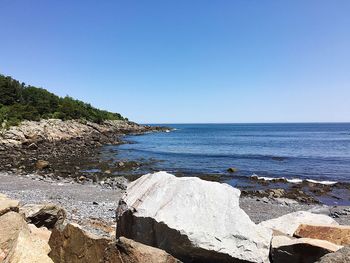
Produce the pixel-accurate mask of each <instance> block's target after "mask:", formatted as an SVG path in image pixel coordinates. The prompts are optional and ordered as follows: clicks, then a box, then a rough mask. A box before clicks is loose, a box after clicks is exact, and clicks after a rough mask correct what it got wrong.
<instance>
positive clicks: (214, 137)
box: [107, 123, 350, 185]
mask: <svg viewBox="0 0 350 263" xmlns="http://www.w3.org/2000/svg"><path fill="white" fill-rule="evenodd" d="M152 125H159V124H152ZM166 126H168V127H170V128H172V130H171V131H170V130H169V131H168V132H157V133H149V134H146V135H142V136H127V137H125V140H127V141H128V142H129V143H127V144H123V145H119V146H107V147H109V152H113V150H115V152H116V153H117V154H118V158H120V159H127V160H135V161H141V162H142V161H145V160H146V161H147V160H153V162H152V169H153V170H164V171H168V172H170V173H180V174H183V175H185V176H186V175H198V174H216V175H223V176H225V178H227V179H226V181H228V182H229V183H230V184H232V185H235V184H236V183H237V180H238V179H237V178H244V177H251V176H258V177H261V178H265V179H266V180H269V178H282V177H283V178H287V179H291V180H314V181H317V182H324V183H332V182H347V183H349V182H350V123H288V124H287V123H283V124H280V123H273V124H265V123H262V124H166ZM230 167H233V168H235V169H236V170H237V172H235V173H229V172H228V171H227V169H228V168H230ZM141 172H147V171H141ZM230 178H231V180H230Z"/></svg>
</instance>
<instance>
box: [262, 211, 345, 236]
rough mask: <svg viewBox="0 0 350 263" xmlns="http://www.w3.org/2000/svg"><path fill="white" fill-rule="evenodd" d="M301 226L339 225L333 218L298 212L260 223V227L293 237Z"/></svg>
mask: <svg viewBox="0 0 350 263" xmlns="http://www.w3.org/2000/svg"><path fill="white" fill-rule="evenodd" d="M300 224H320V225H321V224H325V225H338V223H337V222H336V221H335V220H334V219H333V218H331V217H329V216H326V215H321V214H313V213H310V212H306V211H298V212H294V213H290V214H286V215H284V216H281V217H278V218H274V219H270V220H266V221H263V222H261V223H259V225H260V226H263V227H267V228H270V229H274V230H278V231H280V232H282V233H285V234H288V235H290V236H292V235H293V234H294V232H295V230H297V228H298V226H299V225H300Z"/></svg>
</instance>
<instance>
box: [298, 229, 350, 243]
mask: <svg viewBox="0 0 350 263" xmlns="http://www.w3.org/2000/svg"><path fill="white" fill-rule="evenodd" d="M294 236H296V237H303V238H315V239H322V240H327V241H329V242H332V243H334V244H337V245H350V226H341V225H339V226H335V225H329V226H326V225H306V224H302V225H300V226H299V227H298V229H297V230H296V231H295V232H294Z"/></svg>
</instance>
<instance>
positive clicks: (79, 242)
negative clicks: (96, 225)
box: [49, 224, 119, 263]
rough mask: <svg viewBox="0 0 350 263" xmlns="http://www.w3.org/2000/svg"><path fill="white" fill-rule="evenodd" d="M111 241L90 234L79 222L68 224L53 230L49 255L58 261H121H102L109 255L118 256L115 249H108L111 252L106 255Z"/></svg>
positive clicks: (87, 262) (79, 262) (88, 262)
mask: <svg viewBox="0 0 350 263" xmlns="http://www.w3.org/2000/svg"><path fill="white" fill-rule="evenodd" d="M110 243H111V240H110V239H108V238H101V237H98V236H96V235H93V234H90V233H88V232H86V231H84V230H83V229H81V228H80V226H79V225H77V224H67V225H66V226H65V228H64V229H63V230H59V229H57V228H54V229H53V230H52V233H51V237H50V240H49V245H50V247H51V252H50V254H49V256H50V258H51V259H52V260H53V261H54V262H57V263H95V262H113V263H114V262H119V261H101V260H102V259H106V258H107V257H108V258H117V254H116V253H117V252H116V251H114V250H113V249H110V250H108V251H109V252H110V253H108V255H105V250H106V249H107V248H108V247H109V246H110V245H111V244H110ZM113 253H114V255H113Z"/></svg>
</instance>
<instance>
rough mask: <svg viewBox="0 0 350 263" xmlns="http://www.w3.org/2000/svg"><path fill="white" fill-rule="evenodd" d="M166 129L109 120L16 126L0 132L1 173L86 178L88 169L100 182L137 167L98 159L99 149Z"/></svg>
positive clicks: (22, 124) (35, 123)
mask: <svg viewBox="0 0 350 263" xmlns="http://www.w3.org/2000/svg"><path fill="white" fill-rule="evenodd" d="M166 130H169V128H166V127H155V126H147V125H139V124H137V123H134V122H130V121H124V120H108V121H104V122H102V123H101V124H97V123H93V122H88V121H81V120H67V121H62V120H59V119H48V120H41V121H23V122H22V123H21V124H20V125H18V126H12V127H10V128H9V129H3V130H0V170H2V171H11V172H14V173H17V174H19V173H22V174H23V173H32V172H36V173H40V174H42V175H43V176H45V177H47V176H49V177H51V176H53V177H64V178H66V177H71V178H78V177H80V176H85V173H84V171H85V170H88V169H90V167H94V168H96V167H97V168H99V169H100V170H101V172H100V173H96V174H95V176H98V177H99V178H95V177H93V178H87V179H88V180H94V181H96V180H99V179H101V178H100V177H103V176H108V174H111V173H112V172H113V169H124V170H127V169H131V168H134V167H137V166H138V165H140V164H138V163H135V162H123V163H120V162H118V163H116V164H111V163H108V162H102V161H101V160H99V158H97V155H98V153H99V152H98V149H99V148H100V146H102V145H107V144H113V145H116V144H121V143H124V142H123V140H122V139H121V138H122V136H123V135H127V134H135V135H137V134H144V133H148V132H157V131H166Z"/></svg>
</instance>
